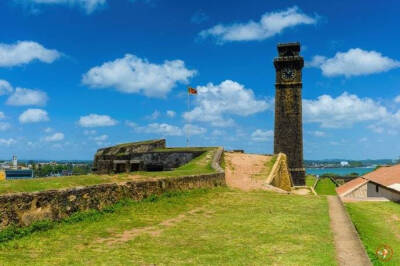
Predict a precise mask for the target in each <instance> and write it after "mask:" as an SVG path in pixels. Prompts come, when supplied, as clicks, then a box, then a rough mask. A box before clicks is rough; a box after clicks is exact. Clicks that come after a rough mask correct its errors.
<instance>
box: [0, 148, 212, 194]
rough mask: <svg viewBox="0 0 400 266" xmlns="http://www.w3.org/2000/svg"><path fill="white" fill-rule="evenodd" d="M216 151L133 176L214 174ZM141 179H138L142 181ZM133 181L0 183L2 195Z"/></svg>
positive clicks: (91, 178)
mask: <svg viewBox="0 0 400 266" xmlns="http://www.w3.org/2000/svg"><path fill="white" fill-rule="evenodd" d="M215 151H216V150H215V149H212V150H209V151H207V152H205V153H204V154H202V155H200V156H199V157H197V158H195V159H194V160H192V161H190V162H189V163H187V164H185V165H183V166H181V167H179V168H177V169H175V170H174V171H164V172H134V173H132V174H131V175H135V176H137V175H140V177H142V178H143V179H144V178H148V177H179V176H184V175H194V174H205V173H213V172H215V170H214V169H212V167H211V160H212V157H213V155H214V153H215ZM140 177H136V178H137V179H140ZM130 180H132V176H130V174H118V175H83V176H66V177H52V178H35V179H23V180H4V181H0V194H4V193H12V192H33V191H41V190H48V189H61V188H71V187H77V186H88V185H96V184H102V183H113V182H124V181H130Z"/></svg>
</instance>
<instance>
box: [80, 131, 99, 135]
mask: <svg viewBox="0 0 400 266" xmlns="http://www.w3.org/2000/svg"><path fill="white" fill-rule="evenodd" d="M96 133H97V132H96V130H84V131H83V134H84V135H86V136H89V135H95V134H96Z"/></svg>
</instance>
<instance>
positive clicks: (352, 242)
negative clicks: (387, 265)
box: [328, 196, 372, 266]
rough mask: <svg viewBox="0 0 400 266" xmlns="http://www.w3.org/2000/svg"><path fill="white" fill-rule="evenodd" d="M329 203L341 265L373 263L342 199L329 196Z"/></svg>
mask: <svg viewBox="0 0 400 266" xmlns="http://www.w3.org/2000/svg"><path fill="white" fill-rule="evenodd" d="M328 203H329V216H330V218H331V229H332V232H333V236H334V239H335V247H336V258H337V260H338V263H339V265H349V266H350V265H351V266H358V265H362V266H364V265H372V264H371V262H370V260H369V258H368V256H367V253H366V252H365V249H364V247H363V245H362V243H361V241H360V239H359V238H358V234H357V231H356V229H355V227H354V225H353V223H352V222H351V220H350V218H349V216H348V214H347V212H346V210H345V208H344V206H343V204H342V202H341V201H340V199H339V198H338V197H337V196H328Z"/></svg>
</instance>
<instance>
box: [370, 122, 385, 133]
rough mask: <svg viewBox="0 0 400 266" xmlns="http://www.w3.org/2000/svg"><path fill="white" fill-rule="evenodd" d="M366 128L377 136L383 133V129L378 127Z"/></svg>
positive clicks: (373, 125)
mask: <svg viewBox="0 0 400 266" xmlns="http://www.w3.org/2000/svg"><path fill="white" fill-rule="evenodd" d="M368 128H369V129H371V130H372V131H373V132H375V133H378V134H382V133H383V132H384V131H385V129H384V128H383V127H382V126H378V125H375V124H372V125H369V126H368Z"/></svg>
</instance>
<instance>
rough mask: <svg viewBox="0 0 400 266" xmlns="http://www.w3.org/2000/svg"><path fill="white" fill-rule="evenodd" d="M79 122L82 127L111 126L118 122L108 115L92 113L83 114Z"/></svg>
mask: <svg viewBox="0 0 400 266" xmlns="http://www.w3.org/2000/svg"><path fill="white" fill-rule="evenodd" d="M78 123H79V125H80V126H81V127H109V126H115V125H116V124H117V123H118V122H117V121H116V120H114V119H113V118H111V117H110V116H108V115H98V114H90V115H87V116H81V117H80V119H79V122H78Z"/></svg>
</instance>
